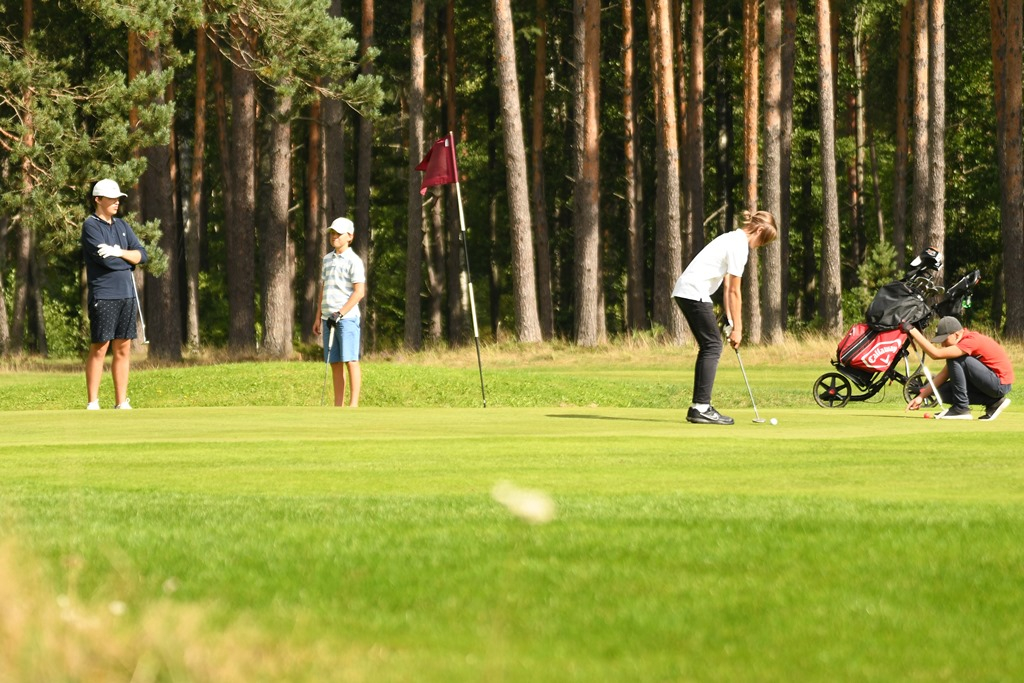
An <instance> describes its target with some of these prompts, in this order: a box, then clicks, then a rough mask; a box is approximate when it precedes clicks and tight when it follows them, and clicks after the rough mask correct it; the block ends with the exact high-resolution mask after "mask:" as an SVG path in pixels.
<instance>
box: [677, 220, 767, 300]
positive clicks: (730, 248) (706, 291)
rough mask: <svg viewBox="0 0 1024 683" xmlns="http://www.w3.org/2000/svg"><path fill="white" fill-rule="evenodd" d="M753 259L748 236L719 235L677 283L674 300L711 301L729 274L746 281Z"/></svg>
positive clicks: (741, 232) (734, 232)
mask: <svg viewBox="0 0 1024 683" xmlns="http://www.w3.org/2000/svg"><path fill="white" fill-rule="evenodd" d="M749 255H750V244H749V242H748V241H747V233H745V232H744V231H743V230H733V231H731V232H727V233H725V234H724V235H719V236H718V237H716V238H715V239H713V240H711V242H710V243H708V245H707V246H705V247H704V248H703V249H701V250H700V253H698V254H697V255H696V256H695V257H694V258H693V260H692V261H690V265H688V266H686V270H684V271H683V274H682V275H680V276H679V279H678V280H676V286H675V288H674V289H673V290H672V296H674V297H678V298H680V299H690V300H691V301H711V295H712V294H714V293H715V292H717V291H718V288H719V287H721V286H722V280H724V279H725V275H726V273H728V274H729V275H732V276H734V277H743V269H744V268H745V267H746V265H747V257H748V256H749Z"/></svg>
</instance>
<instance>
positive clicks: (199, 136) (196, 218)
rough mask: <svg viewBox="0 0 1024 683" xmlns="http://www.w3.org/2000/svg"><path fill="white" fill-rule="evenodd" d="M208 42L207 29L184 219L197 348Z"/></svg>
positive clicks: (192, 344)
mask: <svg viewBox="0 0 1024 683" xmlns="http://www.w3.org/2000/svg"><path fill="white" fill-rule="evenodd" d="M209 45H210V39H209V37H208V36H207V34H206V27H205V26H200V27H199V29H198V31H197V32H196V96H195V97H196V100H195V135H194V137H193V139H192V168H191V176H190V179H189V195H188V196H189V200H188V216H187V218H186V220H185V345H186V346H187V347H188V348H189V349H192V350H196V349H198V348H199V257H200V250H201V245H202V240H201V238H200V235H201V234H202V232H203V197H204V196H205V194H204V192H203V183H204V180H205V175H204V173H205V170H206V169H205V166H206V66H207V53H208V50H209Z"/></svg>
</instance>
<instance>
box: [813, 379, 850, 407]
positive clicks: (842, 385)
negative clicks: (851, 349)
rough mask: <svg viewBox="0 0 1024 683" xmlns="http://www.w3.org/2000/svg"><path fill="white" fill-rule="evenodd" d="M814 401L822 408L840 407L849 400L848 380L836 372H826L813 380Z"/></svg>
mask: <svg viewBox="0 0 1024 683" xmlns="http://www.w3.org/2000/svg"><path fill="white" fill-rule="evenodd" d="M813 391H814V402H815V403H817V404H818V405H819V406H821V407H822V408H842V407H843V406H845V405H846V403H847V402H848V401H849V400H850V394H851V392H852V387H851V386H850V380H849V379H847V378H846V376H845V375H841V374H839V373H838V372H826V373H825V374H824V375H822V376H821V377H819V378H818V379H817V380H815V382H814V390H813Z"/></svg>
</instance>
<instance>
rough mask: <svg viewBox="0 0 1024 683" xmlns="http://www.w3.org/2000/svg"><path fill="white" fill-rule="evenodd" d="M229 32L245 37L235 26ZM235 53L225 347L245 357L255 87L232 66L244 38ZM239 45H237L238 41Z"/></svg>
mask: <svg viewBox="0 0 1024 683" xmlns="http://www.w3.org/2000/svg"><path fill="white" fill-rule="evenodd" d="M234 30H236V31H238V32H239V33H241V32H243V31H248V29H246V28H243V27H242V26H241V24H240V23H239V24H236V26H235V28H234ZM244 40H245V46H244V47H241V48H236V50H235V54H234V63H235V66H233V67H232V72H231V190H232V194H233V197H232V199H233V205H234V206H233V209H232V212H231V213H232V216H231V222H230V223H228V224H227V226H226V230H225V236H224V243H225V248H226V254H225V258H226V260H227V273H228V312H229V314H230V321H229V323H228V347H229V348H231V349H232V350H233V351H240V352H248V353H251V352H253V351H254V350H255V342H256V307H255V286H256V274H255V270H256V238H255V233H254V229H253V226H254V225H255V222H256V157H255V149H256V144H255V143H256V96H255V89H256V82H255V77H254V76H253V74H252V72H251V71H249V70H247V69H245V68H242V67H239V66H237V65H238V64H245V63H246V62H247V61H248V58H247V57H245V56H244V55H243V54H242V52H241V50H252V49H254V48H253V47H252V43H251V41H252V40H253V39H252V38H251V37H250V36H248V35H246V36H245V38H244ZM239 42H241V39H240V41H239Z"/></svg>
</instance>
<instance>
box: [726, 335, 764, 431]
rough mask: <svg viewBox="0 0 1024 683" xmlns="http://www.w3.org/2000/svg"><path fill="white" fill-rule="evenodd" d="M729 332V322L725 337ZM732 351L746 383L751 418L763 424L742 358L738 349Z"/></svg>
mask: <svg viewBox="0 0 1024 683" xmlns="http://www.w3.org/2000/svg"><path fill="white" fill-rule="evenodd" d="M731 332H732V323H731V322H730V323H729V324H728V325H726V326H725V336H726V338H728V337H729V334H730V333H731ZM733 351H735V352H736V360H737V361H739V364H740V372H742V373H743V383H744V384H746V385H747V393H748V394H750V405H752V406H754V420H753V422H754V424H764V421H765V420H764V418H763V417H761V416H760V415H759V414H758V412H757V402H755V401H754V392H753V391H752V390H751V388H750V380H748V379H747V370H746V368H744V367H743V358H741V357H740V350H739V349H737V348H735V347H733Z"/></svg>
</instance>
